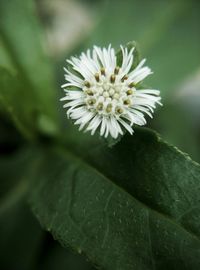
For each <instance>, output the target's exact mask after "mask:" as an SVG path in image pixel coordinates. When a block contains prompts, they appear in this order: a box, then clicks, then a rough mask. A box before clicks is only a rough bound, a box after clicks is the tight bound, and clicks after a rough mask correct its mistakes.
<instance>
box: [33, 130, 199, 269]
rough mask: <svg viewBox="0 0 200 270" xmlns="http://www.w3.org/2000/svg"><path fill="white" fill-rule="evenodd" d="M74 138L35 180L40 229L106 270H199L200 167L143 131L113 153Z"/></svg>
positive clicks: (53, 153)
mask: <svg viewBox="0 0 200 270" xmlns="http://www.w3.org/2000/svg"><path fill="white" fill-rule="evenodd" d="M75 138H76V136H74V135H73V134H72V136H70V134H69V137H68V142H69V143H68V149H66V147H64V146H62V147H61V148H59V149H55V150H49V151H48V152H47V153H44V154H43V157H42V156H41V161H40V162H39V163H38V166H37V167H36V171H35V174H33V175H32V177H33V179H35V182H34V183H33V187H32V189H31V192H30V202H31V205H32V207H33V210H34V213H35V214H36V216H37V218H38V219H39V221H40V223H41V224H42V226H44V227H45V228H46V229H47V230H48V231H50V232H51V233H52V234H53V236H54V237H55V238H56V239H58V240H59V241H60V242H61V243H62V245H63V246H71V247H72V248H73V249H74V250H76V251H77V252H78V253H84V254H85V255H86V256H87V257H88V258H89V259H90V260H91V261H92V262H93V263H94V264H96V265H98V266H100V267H101V268H103V269H116V270H118V269H120V270H121V269H123V270H132V269H140V270H143V269H145V270H147V269H148V270H150V269H166V270H167V269H176V270H178V269H181V270H182V269H188V270H196V269H198V267H199V265H200V239H199V238H200V214H199V208H200V201H199V189H200V183H199V180H200V166H199V165H198V164H196V163H194V162H193V161H192V160H191V159H190V158H189V157H188V156H186V155H184V154H183V153H181V152H180V151H179V150H177V149H175V148H174V147H172V146H169V145H167V144H166V143H165V142H163V141H162V140H161V139H160V138H159V137H158V136H157V135H156V134H155V133H154V132H152V131H150V130H148V129H144V128H143V129H136V132H135V134H134V135H133V136H125V137H124V138H123V140H121V141H120V142H119V143H118V144H117V145H115V146H114V147H113V148H112V149H110V148H108V147H106V146H103V145H101V144H100V143H99V141H98V142H97V143H96V144H95V143H94V142H91V143H90V139H91V137H90V136H89V137H84V136H83V141H77V140H76V139H75ZM87 140H88V141H87Z"/></svg>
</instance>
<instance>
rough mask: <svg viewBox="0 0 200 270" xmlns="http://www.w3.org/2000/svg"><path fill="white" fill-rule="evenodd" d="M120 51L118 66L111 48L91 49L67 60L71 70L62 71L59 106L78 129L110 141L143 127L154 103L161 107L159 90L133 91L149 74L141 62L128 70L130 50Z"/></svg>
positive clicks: (130, 63)
mask: <svg viewBox="0 0 200 270" xmlns="http://www.w3.org/2000/svg"><path fill="white" fill-rule="evenodd" d="M121 51H122V63H121V65H120V66H118V65H117V57H116V54H115V50H114V49H113V48H112V47H111V45H110V46H109V47H108V48H107V49H106V48H103V49H101V48H99V47H96V46H94V48H93V50H92V51H90V50H88V51H87V53H82V54H81V56H80V57H79V58H76V57H72V58H71V60H67V62H68V63H69V64H70V65H71V67H72V71H70V70H69V69H66V68H64V70H65V71H66V74H65V79H66V81H67V83H65V84H64V85H62V87H63V88H64V90H65V92H66V95H65V97H63V98H62V99H61V100H62V101H66V104H65V105H64V106H63V107H64V108H67V115H68V117H69V118H71V119H72V120H74V121H75V123H74V124H77V125H80V128H79V129H80V130H82V129H83V128H85V131H91V134H92V135H93V134H94V133H95V131H96V130H99V132H100V135H101V136H104V137H107V136H108V135H111V136H112V137H113V138H117V137H118V136H119V134H121V135H123V133H124V132H125V130H127V131H128V132H129V133H130V134H132V133H133V125H134V124H136V125H139V126H143V125H145V124H146V120H145V118H144V115H145V114H148V115H149V116H150V117H152V113H153V111H154V109H155V105H156V103H158V104H160V105H161V103H160V99H161V98H160V96H159V94H160V91H158V90H153V89H142V90H139V89H137V85H138V83H140V82H141V81H142V80H143V79H145V78H146V77H147V76H148V75H149V74H151V73H152V72H151V70H150V69H149V68H148V67H145V66H144V63H145V59H143V60H142V61H141V62H140V63H139V64H138V66H136V68H134V69H133V70H131V67H132V64H133V58H134V55H133V51H134V48H132V49H131V50H130V51H128V49H127V48H124V47H122V46H121Z"/></svg>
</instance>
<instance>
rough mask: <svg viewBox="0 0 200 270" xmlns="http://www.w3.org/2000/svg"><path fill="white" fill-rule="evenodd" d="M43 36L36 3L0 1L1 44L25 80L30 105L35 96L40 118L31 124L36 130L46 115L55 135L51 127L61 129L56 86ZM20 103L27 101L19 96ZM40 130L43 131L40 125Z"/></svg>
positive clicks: (16, 0) (29, 1)
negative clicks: (58, 121)
mask: <svg viewBox="0 0 200 270" xmlns="http://www.w3.org/2000/svg"><path fill="white" fill-rule="evenodd" d="M41 34H42V33H41V29H40V25H39V22H38V19H37V14H36V10H35V6H34V3H33V1H31V0H22V1H19V0H10V1H0V38H1V42H2V43H3V45H4V47H5V48H6V52H7V54H8V55H9V57H10V59H12V63H13V65H14V68H15V70H16V71H17V73H18V74H19V76H20V77H21V78H23V84H24V87H25V88H26V91H27V92H28V93H29V94H30V99H29V100H28V102H29V101H30V100H31V98H32V96H34V97H35V98H34V100H32V104H33V105H35V108H36V110H37V112H38V114H37V117H35V118H30V119H29V120H30V121H33V122H34V124H35V126H37V125H38V122H40V117H43V115H45V117H46V122H49V123H50V122H51V123H50V126H51V128H50V129H51V131H52V126H53V125H54V129H56V128H57V125H58V123H57V121H56V120H57V119H56V118H57V112H56V97H55V96H56V95H55V85H54V78H53V72H52V68H51V65H50V63H49V59H48V58H47V57H46V55H45V54H44V51H43V49H42V39H41V37H42V36H41ZM43 45H44V44H43ZM17 102H19V103H20V102H21V103H22V102H26V100H23V101H22V100H21V99H20V96H19V97H18V99H17ZM39 127H40V129H41V128H42V127H41V125H40V124H39ZM45 127H46V125H45ZM42 131H43V130H42ZM44 132H46V129H45V130H44Z"/></svg>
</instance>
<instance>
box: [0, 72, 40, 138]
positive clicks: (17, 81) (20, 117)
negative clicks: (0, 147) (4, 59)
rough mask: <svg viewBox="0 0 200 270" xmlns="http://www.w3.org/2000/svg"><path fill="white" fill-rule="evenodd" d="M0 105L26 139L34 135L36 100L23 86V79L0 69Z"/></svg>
mask: <svg viewBox="0 0 200 270" xmlns="http://www.w3.org/2000/svg"><path fill="white" fill-rule="evenodd" d="M0 73H1V76H0V105H1V106H2V107H3V108H4V111H6V112H7V113H8V115H9V116H10V117H11V118H12V120H13V122H14V123H15V125H16V127H17V128H18V129H19V130H20V131H21V133H22V134H23V135H24V136H25V137H26V138H28V139H32V138H33V137H34V136H35V134H36V127H35V121H36V120H35V117H36V115H37V102H36V101H37V99H36V98H35V96H34V94H33V92H31V91H30V92H29V91H27V89H26V86H25V85H24V84H23V79H22V78H20V77H19V76H16V75H12V74H11V73H10V72H8V71H7V70H6V69H4V68H2V67H0Z"/></svg>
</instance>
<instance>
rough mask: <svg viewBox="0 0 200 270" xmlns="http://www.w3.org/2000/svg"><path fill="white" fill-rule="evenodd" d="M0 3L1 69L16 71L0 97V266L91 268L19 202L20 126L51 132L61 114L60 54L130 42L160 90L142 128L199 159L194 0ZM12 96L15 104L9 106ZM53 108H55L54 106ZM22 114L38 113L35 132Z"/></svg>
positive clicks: (199, 71)
mask: <svg viewBox="0 0 200 270" xmlns="http://www.w3.org/2000/svg"><path fill="white" fill-rule="evenodd" d="M0 2H1V3H0V16H1V18H0V67H3V68H5V69H6V70H7V69H8V70H9V71H10V72H11V74H12V75H14V76H18V77H17V79H16V78H15V79H12V80H10V88H9V91H10V92H9V93H10V97H9V98H7V99H4V96H3V95H4V94H5V91H8V90H5V89H4V88H3V85H4V84H2V85H1V87H2V92H1V95H0V97H1V99H0V104H1V106H0V119H1V121H0V173H1V182H0V268H1V269H4V270H6V269H8V270H18V269H20V270H23V269H26V270H27V269H48V270H51V269H59V270H60V269H61V270H62V269H80V270H83V269H87V270H88V269H92V267H91V266H90V265H89V263H88V262H86V261H85V259H84V258H82V257H79V256H77V255H74V254H73V253H71V252H70V251H69V252H67V251H66V250H64V249H63V248H61V247H60V245H59V244H57V243H56V242H55V241H54V240H53V239H52V238H51V236H50V235H49V234H48V233H45V232H43V231H42V229H41V228H40V226H39V224H38V223H37V221H36V220H35V218H34V217H33V216H32V214H31V213H30V210H29V208H28V207H27V205H26V203H24V201H23V199H21V192H22V191H21V190H23V187H22V188H21V189H20V192H19V195H18V190H15V189H14V190H12V187H13V186H14V185H15V184H16V183H17V182H18V181H19V179H20V178H21V172H22V171H23V170H24V169H25V166H26V165H25V164H26V160H27V159H30V158H32V151H31V149H30V147H28V146H27V140H25V139H24V138H23V136H22V135H21V133H20V132H19V130H21V131H22V133H23V132H24V134H25V137H27V138H31V137H32V134H34V132H36V131H35V130H36V129H37V128H40V131H42V133H44V134H47V133H48V134H54V132H56V131H55V130H56V127H55V126H54V125H53V124H52V123H51V121H50V120H49V119H51V117H55V118H56V117H59V118H60V119H61V118H63V119H64V117H65V113H64V111H63V110H62V107H61V104H60V103H59V101H58V100H59V98H60V97H61V96H62V95H63V93H62V90H61V89H60V85H61V84H63V81H64V79H63V66H64V65H65V59H66V58H68V57H70V55H72V54H77V55H78V54H79V53H80V52H81V51H83V50H85V49H87V48H88V47H89V48H91V47H92V46H93V45H94V44H95V45H99V46H108V44H110V43H111V44H112V45H113V46H114V47H115V48H118V47H119V45H120V44H126V43H127V42H128V41H130V40H135V41H137V42H138V44H139V47H140V51H141V55H142V57H144V58H147V64H148V65H149V66H150V67H151V68H152V70H153V71H154V74H153V75H152V76H151V77H150V78H149V79H148V80H146V81H145V83H146V84H147V85H150V86H152V87H153V88H155V89H159V90H160V91H161V96H162V102H163V105H164V106H163V107H162V108H159V109H158V110H157V111H156V113H155V117H154V119H153V120H150V119H149V120H148V126H149V127H151V128H153V129H155V130H156V131H158V132H159V133H161V135H162V137H163V138H164V139H165V140H167V141H168V142H169V143H170V144H173V145H175V146H177V147H178V148H180V149H181V150H182V151H184V152H186V153H188V154H189V155H190V156H191V157H192V158H193V159H194V160H195V161H198V162H199V161H200V121H199V119H200V27H199V25H200V1H198V0H196V1H195V0H187V1H186V0H185V1H184V0H180V1H177V0H151V1H149V0H127V1H120V0H103V1H100V0H87V1H80V0H79V1H78V0H77V1H76V0H37V1H36V0H35V1H31V0H28V1H25V0H22V1H20V0H19V1H17V0H11V1H5V0H0ZM6 76H7V75H6V74H4V72H3V71H1V73H0V77H1V78H3V79H4V78H5V81H6V80H7V77H6ZM18 84H19V86H18ZM16 85H17V87H18V88H16V89H15V87H16ZM22 86H23V87H22ZM32 88H33V89H34V90H33V91H32V92H33V94H32V92H31V89H32ZM19 89H20V90H19ZM22 89H23V90H22ZM49 89H52V91H50V90H49ZM34 91H35V92H34ZM34 93H37V96H38V97H39V98H38V97H37V98H35V95H34ZM49 93H50V94H49ZM2 97H3V98H2ZM27 97H28V98H27ZM13 99H14V104H15V105H14V106H13V107H12V106H11V107H9V104H10V102H11V101H12V102H13ZM2 100H3V102H2ZM33 100H34V102H35V104H38V110H40V111H44V112H45V114H44V115H43V117H40V118H37V117H36V116H35V111H34V110H35V108H33V109H32V106H33V105H32V103H31V102H33ZM39 100H42V102H41V104H40V103H39ZM29 101H30V104H29ZM50 104H55V106H52V108H54V109H52V108H51V106H50ZM7 105H8V106H7ZM6 106H7V108H8V109H5V107H6ZM15 110H17V112H18V114H17V115H16V114H15ZM13 111H14V114H13V113H12V112H13ZM54 111H55V112H54ZM57 113H58V114H59V115H58V116H55V115H56V114H57ZM10 114H12V117H10ZM29 115H31V117H32V116H33V115H34V117H35V119H37V120H35V121H36V122H37V128H35V125H34V122H32V121H30V118H29ZM19 119H22V120H23V121H22V122H23V125H21V123H20V122H19V121H18V120H19ZM15 126H17V128H16V127H15ZM63 126H65V120H63ZM29 130H32V133H31V134H29ZM10 196H11V198H12V200H11V201H10V199H9V200H8V198H10Z"/></svg>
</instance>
